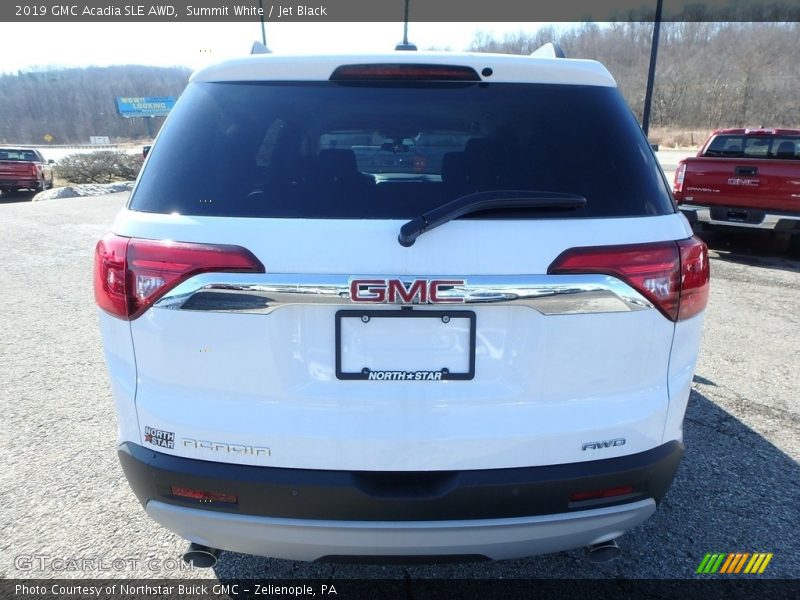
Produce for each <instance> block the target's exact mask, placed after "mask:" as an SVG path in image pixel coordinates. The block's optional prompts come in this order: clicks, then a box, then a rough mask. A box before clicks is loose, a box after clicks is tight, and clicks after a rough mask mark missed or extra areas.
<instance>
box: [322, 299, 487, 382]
mask: <svg viewBox="0 0 800 600" xmlns="http://www.w3.org/2000/svg"><path fill="white" fill-rule="evenodd" d="M475 322H476V319H475V313H474V312H473V311H470V310H408V309H401V310H350V309H347V310H339V311H337V312H336V377H337V379H342V380H361V381H447V380H470V379H474V377H475V338H476V336H475ZM398 353H400V354H402V356H399V355H398Z"/></svg>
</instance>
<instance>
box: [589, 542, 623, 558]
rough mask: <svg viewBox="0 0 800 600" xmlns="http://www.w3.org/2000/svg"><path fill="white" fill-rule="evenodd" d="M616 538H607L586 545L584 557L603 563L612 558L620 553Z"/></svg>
mask: <svg viewBox="0 0 800 600" xmlns="http://www.w3.org/2000/svg"><path fill="white" fill-rule="evenodd" d="M620 552H621V550H620V549H619V544H617V540H608V541H605V542H600V543H598V544H592V545H591V546H587V547H586V557H587V558H588V559H589V561H590V562H593V563H604V562H608V561H610V560H614V559H615V558H617V557H618V556H619V554H620Z"/></svg>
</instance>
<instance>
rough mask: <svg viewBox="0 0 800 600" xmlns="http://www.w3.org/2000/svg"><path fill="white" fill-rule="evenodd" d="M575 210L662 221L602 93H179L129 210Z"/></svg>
mask: <svg viewBox="0 0 800 600" xmlns="http://www.w3.org/2000/svg"><path fill="white" fill-rule="evenodd" d="M488 190H542V191H551V192H565V193H572V194H579V195H582V196H585V197H586V199H587V204H586V206H585V207H584V208H581V209H578V210H575V211H572V212H558V211H553V212H542V211H538V212H533V211H531V212H527V213H526V211H524V210H523V211H521V212H520V213H519V214H513V215H512V214H510V213H508V212H502V213H501V212H497V213H492V214H488V213H485V214H482V215H479V217H482V218H488V217H493V216H497V217H499V218H515V217H521V218H531V217H536V218H543V217H560V218H563V217H565V216H569V217H623V216H645V215H659V214H667V213H671V212H674V208H673V205H672V202H671V198H670V195H669V192H668V189H667V186H666V184H665V182H664V179H663V178H662V176H661V174H660V171H659V169H658V166H657V164H656V161H655V157H654V155H653V153H652V151H651V149H650V147H649V145H648V143H647V141H646V139H645V138H644V136H643V134H642V132H641V130H640V129H639V127H638V125H637V124H636V122H635V120H634V118H633V115H632V114H631V112H630V110H629V109H628V108H627V107H626V105H625V103H624V101H623V100H622V98H621V96H620V95H619V93H618V92H617V90H616V89H613V88H604V87H594V86H573V85H552V84H548V85H544V84H511V83H491V84H487V83H452V82H451V83H435V82H425V83H408V82H405V83H403V84H402V85H400V84H398V83H393V82H381V83H370V84H368V85H367V84H364V83H361V82H358V83H353V82H351V83H341V82H339V83H336V82H311V83H307V82H277V83H276V82H267V83H264V82H257V83H195V84H191V85H190V86H189V87H188V88H187V90H186V91H185V92H184V94H183V96H182V97H181V99H180V101H179V102H178V105H177V106H176V107H175V109H174V110H173V114H171V115H170V117H169V119H168V120H167V123H166V124H165V125H164V130H163V131H162V132H161V134H160V135H159V139H158V143H157V144H156V145H155V146H154V148H153V150H152V153H151V156H150V157H149V159H148V162H147V165H146V166H145V169H144V171H143V173H142V175H141V178H140V181H139V183H138V185H137V188H136V191H135V193H134V195H133V197H132V199H131V202H130V208H131V209H133V210H139V211H146V212H158V213H179V214H185V215H198V216H200V215H209V216H242V217H305V218H344V219H377V218H381V219H410V218H413V217H415V216H417V215H419V214H422V213H424V212H426V211H428V210H430V209H432V208H435V207H437V206H440V205H442V204H444V203H446V202H448V201H451V200H454V199H455V198H458V197H460V196H463V195H465V194H469V193H472V192H477V191H488Z"/></svg>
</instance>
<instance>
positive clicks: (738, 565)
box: [695, 552, 773, 575]
mask: <svg viewBox="0 0 800 600" xmlns="http://www.w3.org/2000/svg"><path fill="white" fill-rule="evenodd" d="M772 554H773V553H772V552H753V553H750V552H728V553H710V552H709V553H708V554H706V555H705V556H704V557H703V560H701V561H700V564H699V565H698V567H697V571H695V572H696V573H700V574H702V575H713V574H715V573H722V574H725V575H732V574H736V573H745V574H748V575H761V573H763V572H764V571H765V570H766V568H767V565H768V564H769V561H771V560H772Z"/></svg>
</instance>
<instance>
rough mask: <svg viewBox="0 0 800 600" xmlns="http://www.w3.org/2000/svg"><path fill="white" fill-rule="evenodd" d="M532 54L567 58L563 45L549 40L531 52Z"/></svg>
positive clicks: (534, 55) (541, 56) (535, 56)
mask: <svg viewBox="0 0 800 600" xmlns="http://www.w3.org/2000/svg"><path fill="white" fill-rule="evenodd" d="M531 56H533V57H534V58H567V56H566V54H564V51H563V50H562V49H561V46H559V45H558V44H554V43H553V42H547V43H546V44H544V45H543V46H541V47H540V48H537V49H536V50H534V51H533V52H531Z"/></svg>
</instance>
